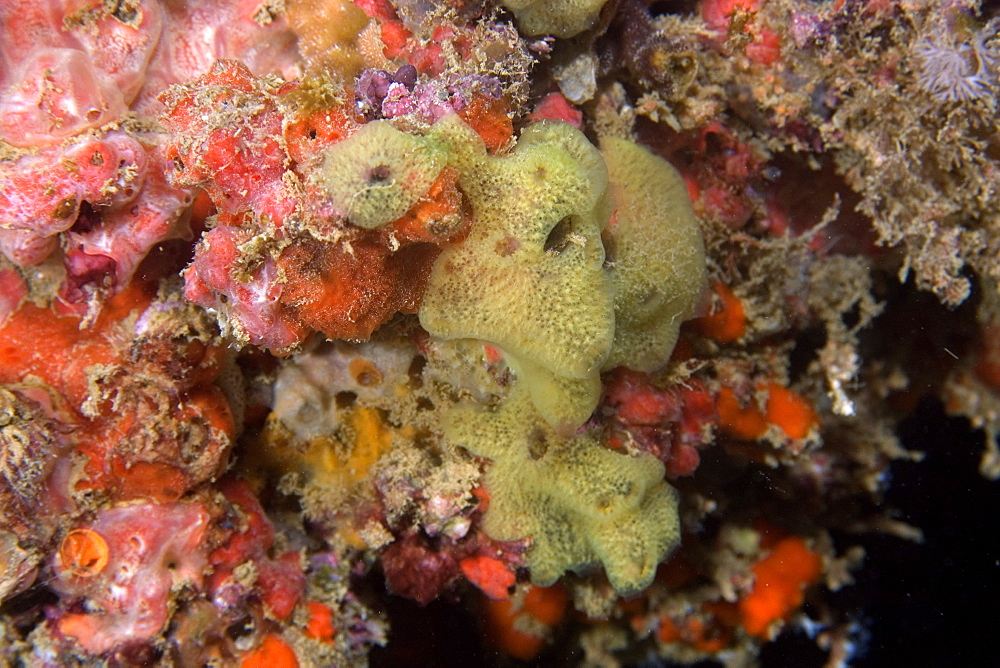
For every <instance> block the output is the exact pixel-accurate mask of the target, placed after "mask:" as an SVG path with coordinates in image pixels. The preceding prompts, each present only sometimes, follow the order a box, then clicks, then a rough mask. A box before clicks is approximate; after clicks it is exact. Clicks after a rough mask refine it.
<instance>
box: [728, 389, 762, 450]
mask: <svg viewBox="0 0 1000 668" xmlns="http://www.w3.org/2000/svg"><path fill="white" fill-rule="evenodd" d="M716 405H717V407H718V409H719V426H720V427H722V429H723V431H725V432H727V433H728V434H730V435H732V436H735V437H737V438H742V439H746V440H748V441H753V440H756V439H758V438H760V437H761V436H763V435H764V434H765V433H766V432H767V417H765V416H764V413H762V412H761V410H760V409H759V408H757V405H756V404H755V403H753V402H750V404H749V405H748V406H746V408H744V407H742V406H740V401H739V399H737V398H736V393H735V392H734V391H733V390H732V388H729V387H723V388H722V389H721V390H719V398H718V400H717V403H716Z"/></svg>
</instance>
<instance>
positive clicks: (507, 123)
mask: <svg viewBox="0 0 1000 668" xmlns="http://www.w3.org/2000/svg"><path fill="white" fill-rule="evenodd" d="M508 109H509V107H508V104H507V102H506V101H504V100H503V99H493V98H487V97H483V96H481V95H479V96H476V97H474V98H473V99H472V101H471V102H469V105H468V106H467V107H466V108H465V109H463V110H461V111H459V112H458V115H459V117H461V119H462V120H463V121H465V122H466V123H468V124H469V126H470V127H471V128H472V129H473V130H475V131H476V134H477V135H479V137H480V138H481V139H482V140H483V142H484V143H485V144H486V148H487V149H489V151H490V153H495V152H496V151H497V150H498V149H500V148H502V147H503V146H505V145H507V143H508V142H509V141H510V140H511V137H513V136H514V124H513V122H511V120H510V116H508V115H507V111H508Z"/></svg>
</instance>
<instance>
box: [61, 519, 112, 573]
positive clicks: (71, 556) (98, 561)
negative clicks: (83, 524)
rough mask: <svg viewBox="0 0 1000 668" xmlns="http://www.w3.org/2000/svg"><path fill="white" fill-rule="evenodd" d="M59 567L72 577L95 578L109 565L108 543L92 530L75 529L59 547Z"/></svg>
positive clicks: (64, 538)
mask: <svg viewBox="0 0 1000 668" xmlns="http://www.w3.org/2000/svg"><path fill="white" fill-rule="evenodd" d="M57 565H58V567H59V568H61V569H65V570H66V571H68V572H69V573H70V574H71V575H75V576H77V577H81V578H88V577H93V576H95V575H97V574H98V573H100V572H101V571H103V570H104V567H105V566H107V565H108V543H107V541H106V540H104V537H103V536H102V535H101V534H99V533H97V532H96V531H94V530H92V529H74V530H72V531H70V532H69V533H68V534H66V536H65V537H63V539H62V543H61V544H60V545H59V555H58V561H57Z"/></svg>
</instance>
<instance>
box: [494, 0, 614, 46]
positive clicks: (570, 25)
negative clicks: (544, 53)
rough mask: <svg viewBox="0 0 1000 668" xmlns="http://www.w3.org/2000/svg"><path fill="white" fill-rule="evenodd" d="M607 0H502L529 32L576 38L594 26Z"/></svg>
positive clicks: (526, 33) (522, 30)
mask: <svg viewBox="0 0 1000 668" xmlns="http://www.w3.org/2000/svg"><path fill="white" fill-rule="evenodd" d="M605 2H607V0H501V4H502V5H503V6H504V7H506V8H507V9H509V10H510V11H512V12H514V16H516V17H517V25H518V27H519V28H520V29H521V32H522V33H524V34H525V35H553V36H555V37H573V36H574V35H578V34H580V33H581V32H583V31H584V30H587V29H588V28H590V27H592V26H593V25H594V24H595V23H596V22H597V16H598V14H600V13H601V8H602V7H603V6H604V3H605Z"/></svg>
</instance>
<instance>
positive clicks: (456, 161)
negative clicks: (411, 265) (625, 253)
mask: <svg viewBox="0 0 1000 668" xmlns="http://www.w3.org/2000/svg"><path fill="white" fill-rule="evenodd" d="M432 133H433V134H434V135H435V136H436V137H438V138H440V139H441V140H442V142H443V143H445V144H448V145H450V147H451V148H450V154H451V158H450V160H451V164H452V165H453V166H454V167H455V168H456V169H457V171H458V172H459V175H460V176H459V186H460V187H461V189H462V192H463V193H465V195H466V196H467V197H468V199H469V202H470V203H471V206H472V212H473V223H472V230H471V232H470V234H469V236H468V238H467V239H466V240H465V241H464V242H463V243H462V244H460V245H458V246H455V247H453V248H450V249H446V250H445V251H444V252H443V253H442V254H441V255H440V256H439V258H438V260H437V262H436V263H435V265H434V269H433V271H432V273H431V278H430V281H429V284H428V288H427V291H426V293H425V294H424V299H423V304H422V306H421V309H420V324H421V325H422V326H423V327H424V329H426V330H427V331H428V332H430V333H431V334H432V335H434V336H437V337H441V338H445V339H457V338H473V339H483V340H486V341H490V342H492V343H495V344H496V345H498V346H499V347H501V348H503V350H504V351H505V352H506V353H507V354H508V355H509V356H510V357H511V358H512V365H513V366H514V367H515V368H516V369H517V370H519V371H520V372H521V375H522V379H523V380H524V382H525V383H526V384H527V385H528V387H529V388H533V389H532V391H533V393H534V394H535V395H536V397H537V399H538V401H537V402H536V403H537V405H538V406H539V408H540V409H542V410H543V412H544V415H545V417H546V419H548V420H549V422H550V423H551V424H553V425H555V426H556V427H557V428H559V429H560V430H562V431H567V432H571V431H572V430H573V429H575V428H576V427H578V426H579V425H580V424H582V423H583V422H585V421H586V419H587V418H588V417H589V416H590V413H591V412H592V411H593V409H594V407H595V406H596V404H597V400H598V398H599V395H600V382H599V377H598V374H599V373H600V369H601V367H602V365H603V364H604V361H605V359H606V358H607V356H608V352H609V351H610V350H611V344H612V340H613V338H614V304H613V302H612V289H611V282H610V277H609V275H608V273H607V271H605V269H604V267H603V264H604V247H603V245H602V242H601V232H602V230H603V228H604V225H605V224H606V222H607V219H608V216H609V213H610V203H609V200H608V199H607V196H606V191H607V171H606V169H605V167H604V161H603V160H602V159H601V157H600V154H599V153H598V152H597V149H595V148H594V146H593V145H592V144H591V143H590V142H589V141H588V140H587V138H586V137H585V136H584V135H583V133H581V132H579V131H578V130H576V129H574V128H572V127H570V126H569V125H566V124H565V123H555V122H542V123H536V124H534V125H531V126H529V127H528V128H527V129H525V130H524V132H523V133H522V134H521V138H520V140H519V141H518V144H517V147H516V148H515V150H514V151H513V152H512V153H511V154H510V155H508V156H505V157H491V156H488V155H487V154H486V150H485V147H484V146H483V145H482V142H481V141H479V139H478V137H475V135H474V133H472V132H471V130H470V129H468V126H465V125H464V124H463V123H461V121H459V120H458V119H457V118H454V117H449V118H446V119H442V120H441V121H439V122H438V123H437V124H436V125H435V126H434V129H433V130H432ZM470 134H471V137H470ZM550 409H551V410H550Z"/></svg>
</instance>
